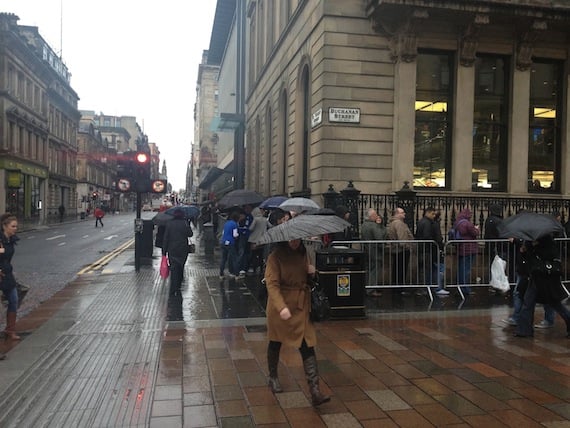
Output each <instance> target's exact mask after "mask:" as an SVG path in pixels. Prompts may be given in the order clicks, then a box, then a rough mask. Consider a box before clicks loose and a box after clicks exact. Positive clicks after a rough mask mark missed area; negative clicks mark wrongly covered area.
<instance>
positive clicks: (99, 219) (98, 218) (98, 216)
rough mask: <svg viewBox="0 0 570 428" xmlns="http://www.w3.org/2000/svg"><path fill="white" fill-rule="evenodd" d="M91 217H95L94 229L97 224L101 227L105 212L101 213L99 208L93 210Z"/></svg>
mask: <svg viewBox="0 0 570 428" xmlns="http://www.w3.org/2000/svg"><path fill="white" fill-rule="evenodd" d="M93 215H94V216H95V227H97V225H98V224H100V225H101V227H103V217H105V211H103V210H102V209H101V208H100V207H97V208H95V211H94V212H93Z"/></svg>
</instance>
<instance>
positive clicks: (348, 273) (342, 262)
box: [316, 247, 366, 319]
mask: <svg viewBox="0 0 570 428" xmlns="http://www.w3.org/2000/svg"><path fill="white" fill-rule="evenodd" d="M364 263H365V257H364V251H361V250H355V249H352V248H335V247H331V248H326V249H322V250H318V251H317V252H316V273H317V279H318V282H319V285H320V286H321V287H322V289H323V290H324V292H325V294H326V295H327V297H328V299H329V303H330V305H331V318H332V319H342V318H344V319H346V318H352V319H355V318H360V319H361V318H366V313H365V307H364V295H365V280H364V278H365V269H364Z"/></svg>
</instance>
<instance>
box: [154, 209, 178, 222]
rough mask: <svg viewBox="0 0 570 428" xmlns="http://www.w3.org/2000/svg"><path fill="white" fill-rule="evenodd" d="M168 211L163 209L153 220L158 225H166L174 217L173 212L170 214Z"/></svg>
mask: <svg viewBox="0 0 570 428" xmlns="http://www.w3.org/2000/svg"><path fill="white" fill-rule="evenodd" d="M167 211H168V210H167ZM167 211H163V212H161V213H158V214H157V215H155V216H154V217H153V218H152V222H153V223H154V224H155V225H157V226H166V223H168V222H169V221H170V220H172V219H173V218H174V216H173V215H172V214H169V213H168V212H167Z"/></svg>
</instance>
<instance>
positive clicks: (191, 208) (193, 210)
mask: <svg viewBox="0 0 570 428" xmlns="http://www.w3.org/2000/svg"><path fill="white" fill-rule="evenodd" d="M176 210H182V212H183V213H184V217H186V218H197V217H198V216H199V215H200V207H197V206H196V205H177V206H174V207H171V208H168V209H167V210H166V211H164V212H165V213H166V214H170V215H174V211H176Z"/></svg>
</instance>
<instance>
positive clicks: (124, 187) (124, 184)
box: [117, 178, 132, 192]
mask: <svg viewBox="0 0 570 428" xmlns="http://www.w3.org/2000/svg"><path fill="white" fill-rule="evenodd" d="M131 187H132V186H131V180H129V179H128V178H119V179H118V180H117V190H118V191H119V192H130V191H131Z"/></svg>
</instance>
